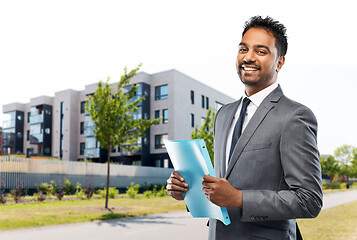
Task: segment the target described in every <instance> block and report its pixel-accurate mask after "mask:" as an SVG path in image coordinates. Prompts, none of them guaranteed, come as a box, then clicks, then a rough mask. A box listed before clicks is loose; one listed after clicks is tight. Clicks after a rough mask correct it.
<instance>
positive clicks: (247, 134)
mask: <svg viewBox="0 0 357 240" xmlns="http://www.w3.org/2000/svg"><path fill="white" fill-rule="evenodd" d="M282 95H283V92H282V90H281V88H280V86H278V87H277V88H276V89H275V90H274V91H273V92H271V93H270V94H269V95H268V96H267V97H266V98H265V99H264V100H263V102H262V103H261V104H260V106H259V107H258V109H257V110H256V111H255V113H254V115H253V117H252V118H251V120H250V121H249V123H248V125H247V126H246V128H245V129H244V131H243V133H242V135H241V137H240V138H239V140H238V142H237V145H236V146H235V148H234V150H233V153H232V156H231V159H230V161H229V164H228V169H227V171H226V173H225V178H226V179H227V178H228V177H229V174H230V173H231V171H232V169H233V167H234V165H235V164H236V163H237V161H238V159H239V157H240V155H241V154H242V152H243V150H244V148H245V146H246V145H247V143H248V142H249V140H250V139H251V137H252V136H253V134H254V132H255V131H256V130H257V128H258V127H259V125H260V124H261V122H262V121H263V120H264V118H265V116H266V115H267V114H268V113H269V112H270V110H271V109H272V108H274V106H275V104H276V103H277V102H278V101H279V99H280V97H281V96H282Z"/></svg>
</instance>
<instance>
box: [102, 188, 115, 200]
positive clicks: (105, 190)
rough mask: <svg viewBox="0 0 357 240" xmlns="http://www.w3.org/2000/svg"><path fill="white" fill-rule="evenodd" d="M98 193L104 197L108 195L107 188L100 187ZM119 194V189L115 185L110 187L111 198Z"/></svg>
mask: <svg viewBox="0 0 357 240" xmlns="http://www.w3.org/2000/svg"><path fill="white" fill-rule="evenodd" d="M98 194H100V195H101V196H102V197H103V198H105V196H106V195H107V189H105V188H104V189H99V190H98ZM118 194H119V190H118V189H116V188H115V187H110V188H109V198H116V196H117V195H118Z"/></svg>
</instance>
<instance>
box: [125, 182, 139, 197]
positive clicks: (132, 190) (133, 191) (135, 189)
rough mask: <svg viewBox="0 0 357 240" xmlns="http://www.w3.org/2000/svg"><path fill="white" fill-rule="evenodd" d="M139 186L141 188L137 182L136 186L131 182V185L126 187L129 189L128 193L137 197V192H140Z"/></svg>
mask: <svg viewBox="0 0 357 240" xmlns="http://www.w3.org/2000/svg"><path fill="white" fill-rule="evenodd" d="M139 188H140V186H139V184H135V186H134V183H133V182H131V184H130V187H128V188H126V189H127V190H126V193H127V194H128V196H129V197H130V198H135V196H136V194H138V192H139Z"/></svg>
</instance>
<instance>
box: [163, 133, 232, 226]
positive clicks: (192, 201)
mask: <svg viewBox="0 0 357 240" xmlns="http://www.w3.org/2000/svg"><path fill="white" fill-rule="evenodd" d="M164 143H165V146H166V149H167V152H168V154H169V156H170V159H171V162H172V164H173V165H174V168H175V170H176V171H177V172H178V173H180V174H181V176H182V177H183V178H184V179H185V182H187V183H188V185H189V191H188V192H187V193H186V194H185V195H184V200H185V203H186V205H187V208H188V210H189V211H190V213H191V215H192V216H193V217H208V218H215V219H218V220H220V221H221V222H222V223H224V224H225V225H229V224H230V223H231V221H230V219H229V216H228V212H227V209H226V208H225V207H219V206H217V205H215V204H214V203H212V202H210V201H209V200H208V199H207V198H206V197H205V195H204V193H203V191H202V187H203V186H202V181H203V176H204V175H210V176H213V177H215V176H216V175H215V173H214V170H213V166H212V162H211V159H210V157H209V155H208V151H207V148H206V144H205V142H204V140H203V139H194V140H182V141H170V140H164Z"/></svg>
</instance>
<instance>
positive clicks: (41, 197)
mask: <svg viewBox="0 0 357 240" xmlns="http://www.w3.org/2000/svg"><path fill="white" fill-rule="evenodd" d="M41 185H42V184H41ZM35 187H36V193H35V194H34V196H35V199H36V200H37V201H38V202H43V201H45V200H46V197H47V195H46V194H44V193H43V192H42V188H41V187H39V186H38V185H37V184H35Z"/></svg>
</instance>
